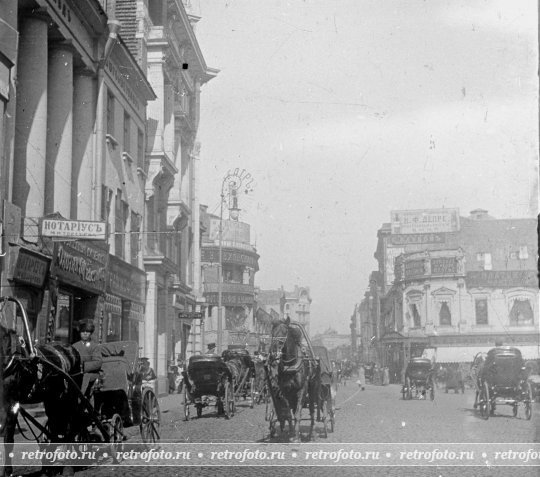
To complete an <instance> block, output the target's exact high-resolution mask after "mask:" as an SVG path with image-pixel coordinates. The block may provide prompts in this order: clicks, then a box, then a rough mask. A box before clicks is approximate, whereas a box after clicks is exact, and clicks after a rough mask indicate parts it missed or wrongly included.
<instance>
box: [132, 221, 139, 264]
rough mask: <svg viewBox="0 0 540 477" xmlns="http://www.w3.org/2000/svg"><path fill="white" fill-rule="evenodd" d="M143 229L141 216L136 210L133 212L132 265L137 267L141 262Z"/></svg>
mask: <svg viewBox="0 0 540 477" xmlns="http://www.w3.org/2000/svg"><path fill="white" fill-rule="evenodd" d="M140 231H141V217H140V215H138V214H136V213H135V212H133V211H132V212H131V265H133V266H135V267H137V266H138V264H139V251H140V246H139V240H140V237H139V235H140Z"/></svg>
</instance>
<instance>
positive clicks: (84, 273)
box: [51, 240, 109, 293]
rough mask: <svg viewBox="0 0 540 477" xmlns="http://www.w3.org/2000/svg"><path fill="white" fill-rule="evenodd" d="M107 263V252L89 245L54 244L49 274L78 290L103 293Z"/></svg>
mask: <svg viewBox="0 0 540 477" xmlns="http://www.w3.org/2000/svg"><path fill="white" fill-rule="evenodd" d="M108 263H109V253H108V251H107V250H104V249H101V248H97V247H96V246H94V245H92V244H91V243H87V242H83V241H80V240H79V241H75V242H56V243H55V244H54V253H53V261H52V267H51V274H52V275H55V276H57V277H58V278H59V279H60V280H61V281H63V282H65V283H68V284H70V285H73V286H76V287H78V288H82V289H86V290H89V291H95V292H97V293H103V292H104V291H105V284H106V269H107V266H108Z"/></svg>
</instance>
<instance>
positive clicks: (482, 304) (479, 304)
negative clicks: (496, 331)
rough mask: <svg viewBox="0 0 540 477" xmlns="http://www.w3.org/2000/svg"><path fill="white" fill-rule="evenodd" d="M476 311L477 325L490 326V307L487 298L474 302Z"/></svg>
mask: <svg viewBox="0 0 540 477" xmlns="http://www.w3.org/2000/svg"><path fill="white" fill-rule="evenodd" d="M474 309H475V312H476V324H477V325H487V324H488V306H487V299H486V298H477V299H476V300H474Z"/></svg>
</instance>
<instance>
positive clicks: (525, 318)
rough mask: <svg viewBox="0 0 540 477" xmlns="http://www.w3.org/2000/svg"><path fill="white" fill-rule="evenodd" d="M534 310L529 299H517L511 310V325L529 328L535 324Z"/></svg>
mask: <svg viewBox="0 0 540 477" xmlns="http://www.w3.org/2000/svg"><path fill="white" fill-rule="evenodd" d="M533 319H534V316H533V310H532V307H531V302H530V301H529V300H528V299H527V298H517V299H516V300H514V303H513V304H512V308H511V310H510V324H511V325H512V326H527V325H532V324H533Z"/></svg>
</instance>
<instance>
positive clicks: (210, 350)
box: [206, 343, 216, 354]
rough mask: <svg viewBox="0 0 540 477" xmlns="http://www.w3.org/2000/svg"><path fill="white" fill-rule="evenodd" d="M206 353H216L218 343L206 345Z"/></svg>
mask: <svg viewBox="0 0 540 477" xmlns="http://www.w3.org/2000/svg"><path fill="white" fill-rule="evenodd" d="M206 348H207V349H206V354H215V353H216V343H208V344H207V345H206Z"/></svg>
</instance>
